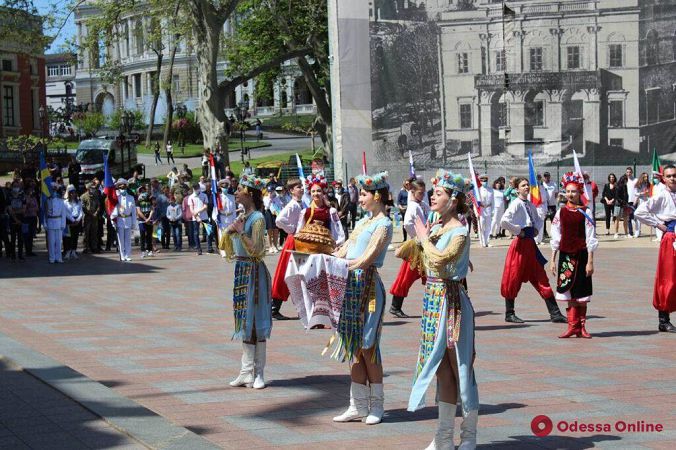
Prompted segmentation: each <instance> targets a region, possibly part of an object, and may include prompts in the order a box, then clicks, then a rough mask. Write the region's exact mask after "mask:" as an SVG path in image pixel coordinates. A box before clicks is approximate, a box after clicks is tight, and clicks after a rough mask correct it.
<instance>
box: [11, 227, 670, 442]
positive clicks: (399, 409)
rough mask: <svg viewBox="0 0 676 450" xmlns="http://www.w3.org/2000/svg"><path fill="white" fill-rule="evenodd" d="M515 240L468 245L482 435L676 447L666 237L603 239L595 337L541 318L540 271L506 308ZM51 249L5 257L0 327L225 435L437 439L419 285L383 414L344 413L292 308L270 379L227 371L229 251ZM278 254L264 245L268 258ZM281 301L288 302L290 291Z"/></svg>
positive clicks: (277, 328)
mask: <svg viewBox="0 0 676 450" xmlns="http://www.w3.org/2000/svg"><path fill="white" fill-rule="evenodd" d="M506 244H507V241H503V242H497V243H496V247H493V248H487V249H481V248H477V247H475V246H473V248H472V254H471V256H472V258H471V259H472V261H473V263H474V267H475V271H474V273H472V274H471V275H470V276H469V278H468V282H469V288H470V295H471V298H472V302H473V304H474V307H475V309H476V311H477V321H476V322H477V323H476V336H477V360H476V373H477V378H478V383H479V393H480V399H481V416H480V422H479V423H480V429H479V444H480V447H482V448H497V449H508V448H509V449H514V448H516V449H535V448H546V449H555V448H567V449H582V448H590V447H599V448H613V449H618V448H626V449H648V448H650V449H671V448H675V447H676V416H675V415H674V411H675V410H676V383H674V375H673V374H674V373H676V371H675V370H674V369H676V355H675V354H674V351H673V349H674V342H676V341H674V335H668V334H665V333H658V332H657V313H656V311H655V310H654V309H653V307H652V304H651V299H652V283H653V276H654V273H655V270H654V268H655V262H656V255H657V249H656V244H653V243H650V242H649V240H648V238H641V239H639V240H638V241H637V240H626V241H625V240H623V241H607V240H605V239H604V242H603V243H602V245H601V248H600V250H599V251H598V253H597V255H596V257H595V262H596V273H595V275H594V299H593V302H592V303H591V305H590V306H589V321H588V329H589V331H590V332H591V333H592V335H593V339H591V340H583V339H568V340H563V339H557V337H556V336H557V335H558V334H560V333H561V332H562V330H563V329H564V327H565V325H564V324H552V323H550V322H549V321H548V320H546V319H547V318H548V315H547V310H546V308H545V305H544V303H543V302H542V301H541V300H540V299H539V298H538V296H537V294H536V293H535V291H534V290H533V289H532V288H531V287H530V286H524V288H523V289H522V291H521V295H520V296H519V298H518V300H517V303H516V306H517V313H518V314H519V315H520V316H521V317H522V318H523V319H525V320H526V323H525V324H524V325H521V326H515V325H511V324H509V325H508V324H506V323H505V322H504V316H503V313H504V305H503V300H502V299H501V298H500V297H499V282H500V276H501V274H502V265H503V262H504V257H505V254H506ZM544 253H545V255H549V251H545V252H544ZM42 256H44V255H42ZM42 256H41V257H39V258H34V259H31V260H30V261H29V262H26V263H23V264H14V265H8V264H7V263H5V262H4V261H3V262H0V264H1V265H2V266H1V267H0V270H1V271H2V272H0V292H2V295H1V297H0V332H1V333H4V334H5V335H7V336H9V337H11V338H13V339H15V340H17V341H20V342H21V343H23V344H25V345H27V346H30V347H32V348H33V349H35V350H37V351H39V352H41V353H43V354H45V355H48V356H49V357H51V358H54V359H55V360H57V361H59V362H60V363H61V364H63V365H65V366H69V367H72V368H73V369H75V370H77V371H79V372H80V373H82V374H84V375H85V376H87V377H90V378H91V379H93V380H97V381H99V382H101V383H102V384H104V385H106V386H109V387H111V388H112V389H114V390H115V391H116V392H117V393H119V394H121V395H123V396H125V397H128V398H129V399H131V400H134V401H135V402H138V403H139V404H140V405H142V406H144V407H146V408H148V409H150V410H152V411H155V412H156V413H158V414H160V415H162V416H164V417H166V418H167V419H169V420H170V421H172V422H174V423H175V424H177V425H180V426H184V427H186V428H188V429H189V430H192V431H194V432H195V433H197V434H199V435H202V436H204V437H205V438H206V439H208V440H210V441H211V442H213V443H215V444H217V445H218V446H221V447H223V448H318V447H320V446H321V448H324V449H333V448H355V447H358V448H407V449H408V448H411V449H414V448H424V447H425V446H426V445H427V444H428V443H429V441H430V440H431V438H432V435H433V432H434V430H435V428H436V408H435V407H434V406H433V401H434V395H433V392H430V393H429V394H428V407H426V408H425V409H423V410H421V411H418V412H416V413H409V412H406V403H407V399H408V395H409V392H410V385H411V379H412V375H413V369H414V365H415V361H416V356H417V345H418V333H419V320H420V319H419V316H420V308H421V304H420V299H421V294H422V287H421V286H419V285H418V286H416V287H415V288H414V289H413V290H412V293H411V296H410V297H409V298H408V299H407V300H406V301H405V303H404V310H405V311H406V312H408V313H409V314H412V315H414V316H418V317H413V318H411V319H395V318H392V317H391V316H390V315H389V314H387V313H386V318H385V324H384V327H383V340H382V347H381V348H382V353H383V360H384V368H385V394H386V400H385V407H386V415H385V419H384V422H383V423H382V424H381V425H377V426H367V425H364V424H362V423H349V424H335V423H333V422H332V421H331V417H332V416H334V415H336V414H338V413H340V412H342V410H343V409H344V408H345V407H346V406H347V400H348V388H349V377H348V367H347V365H346V364H340V363H338V362H335V361H333V360H329V359H328V358H326V357H322V356H320V352H321V350H322V349H323V347H324V345H325V344H326V342H327V341H328V339H329V332H328V331H323V330H313V331H311V332H307V333H306V332H304V331H303V330H302V327H301V325H300V323H299V322H298V321H295V320H290V321H283V322H275V323H274V329H273V332H272V339H271V340H270V342H269V344H268V366H267V368H266V378H267V380H268V383H269V386H268V388H266V389H264V390H260V391H255V390H253V389H246V388H230V387H229V386H228V385H227V382H228V381H230V380H231V379H232V378H233V377H234V376H235V375H236V374H237V373H238V370H239V364H240V356H241V344H240V343H239V342H235V341H231V340H230V336H231V333H232V328H233V321H232V316H231V313H232V308H231V291H232V283H233V267H232V265H231V264H229V263H227V262H225V261H224V260H223V259H221V258H220V257H218V256H215V255H207V254H205V255H203V256H201V257H197V256H195V255H194V254H188V253H186V252H184V253H173V252H170V253H165V252H163V253H160V254H159V255H158V256H156V257H154V258H148V259H145V260H141V259H140V258H139V257H138V249H136V248H135V256H136V259H135V260H134V262H133V263H128V264H121V263H119V262H118V261H117V260H116V257H115V255H114V254H106V255H96V256H89V255H85V257H83V258H82V259H81V260H79V261H71V262H67V263H66V264H62V265H56V266H54V265H49V264H48V263H47V260H46V258H45V257H42ZM276 260H277V256H270V257H267V258H266V263H267V264H268V267H269V268H270V271H271V272H272V271H273V270H274V266H275V264H276ZM398 268H399V261H398V260H396V259H395V258H394V256H393V255H392V253H390V254H388V257H387V260H386V264H385V267H383V268H382V269H381V270H380V273H381V275H382V278H383V281H384V284H385V285H386V286H389V285H390V284H391V283H392V281H393V279H394V277H395V276H396V273H397V270H398ZM282 312H283V313H285V314H287V315H292V314H293V311H292V305H291V304H288V303H287V304H285V305H284V307H283V308H282ZM0 353H1V350H0ZM19 397H20V394H19ZM19 400H21V399H18V400H16V401H19ZM540 414H545V415H548V416H549V417H551V419H552V420H553V421H554V431H553V432H552V434H551V435H550V436H548V437H544V438H540V437H535V436H533V433H532V432H531V420H532V419H533V418H534V417H535V416H537V415H540ZM10 415H11V414H10ZM459 420H460V419H459V418H458V419H457V422H456V442H457V430H458V429H459ZM620 420H621V421H624V422H626V423H635V422H637V421H645V422H648V423H660V424H662V425H663V427H664V431H662V432H654V433H627V432H624V433H620V432H618V431H616V430H615V429H614V427H615V423H616V422H617V421H620ZM561 421H567V422H577V423H584V424H588V423H594V424H605V423H608V424H610V425H611V427H612V428H613V429H612V430H611V431H598V432H597V431H594V432H571V431H566V432H563V431H560V430H559V429H558V427H557V426H558V425H559V422H561ZM1 433H2V428H0V436H3V434H1ZM0 439H1V438H0ZM0 447H2V444H0Z"/></svg>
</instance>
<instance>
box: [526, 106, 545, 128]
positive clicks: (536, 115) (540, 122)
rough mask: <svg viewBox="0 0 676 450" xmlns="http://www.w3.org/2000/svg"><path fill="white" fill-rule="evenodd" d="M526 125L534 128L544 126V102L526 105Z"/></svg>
mask: <svg viewBox="0 0 676 450" xmlns="http://www.w3.org/2000/svg"><path fill="white" fill-rule="evenodd" d="M526 124H528V125H531V126H534V127H542V126H544V125H545V102H543V101H541V100H539V101H535V102H532V103H526Z"/></svg>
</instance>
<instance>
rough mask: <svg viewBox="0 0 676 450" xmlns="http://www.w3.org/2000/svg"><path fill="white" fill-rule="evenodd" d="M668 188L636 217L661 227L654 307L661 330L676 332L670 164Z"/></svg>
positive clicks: (674, 194)
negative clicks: (671, 315) (673, 314)
mask: <svg viewBox="0 0 676 450" xmlns="http://www.w3.org/2000/svg"><path fill="white" fill-rule="evenodd" d="M662 174H663V180H664V184H665V186H666V188H665V189H661V190H660V191H659V193H657V194H654V195H653V196H652V197H650V198H649V199H648V200H647V201H645V202H643V203H641V204H640V205H639V206H638V208H636V213H635V214H634V215H635V216H636V218H637V219H638V220H639V221H640V222H642V223H645V224H646V225H649V226H652V227H655V228H657V229H658V230H660V231H661V232H662V233H663V234H662V240H661V241H660V252H659V256H658V259H657V272H656V273H655V287H654V290H653V306H654V307H655V309H656V310H657V314H658V318H659V325H658V330H659V331H662V332H666V333H676V327H674V325H672V323H671V320H670V318H669V314H670V313H672V312H674V311H676V237H675V235H674V230H675V228H676V166H674V165H673V164H670V165H668V166H666V167H665V168H664V170H663V171H662Z"/></svg>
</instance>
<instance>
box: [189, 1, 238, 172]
mask: <svg viewBox="0 0 676 450" xmlns="http://www.w3.org/2000/svg"><path fill="white" fill-rule="evenodd" d="M196 4H200V5H201V7H197V5H196ZM189 5H190V7H191V9H195V8H197V11H196V12H193V13H192V17H193V20H194V22H195V23H194V27H193V30H194V32H195V55H196V56H197V65H198V68H197V73H198V74H199V89H200V96H199V104H198V106H197V121H198V123H199V124H200V129H201V130H202V138H203V139H204V144H203V145H204V148H210V149H212V150H216V149H217V148H218V147H219V145H220V147H221V149H223V158H224V161H223V162H224V164H225V165H226V166H227V165H229V164H230V157H229V154H228V151H227V150H228V135H227V133H226V132H225V110H224V108H223V106H224V105H225V93H224V91H222V90H221V89H219V82H218V76H217V75H216V62H217V61H218V56H219V43H220V39H221V32H222V30H223V23H224V22H223V20H222V19H221V18H219V17H216V16H215V14H209V11H206V12H205V10H204V9H205V8H206V5H204V4H203V3H201V2H190V3H189Z"/></svg>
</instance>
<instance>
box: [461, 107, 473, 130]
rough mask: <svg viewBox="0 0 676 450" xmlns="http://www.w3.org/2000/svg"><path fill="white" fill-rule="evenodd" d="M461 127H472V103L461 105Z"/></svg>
mask: <svg viewBox="0 0 676 450" xmlns="http://www.w3.org/2000/svg"><path fill="white" fill-rule="evenodd" d="M460 128H472V105H471V104H469V103H465V104H463V105H460Z"/></svg>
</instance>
